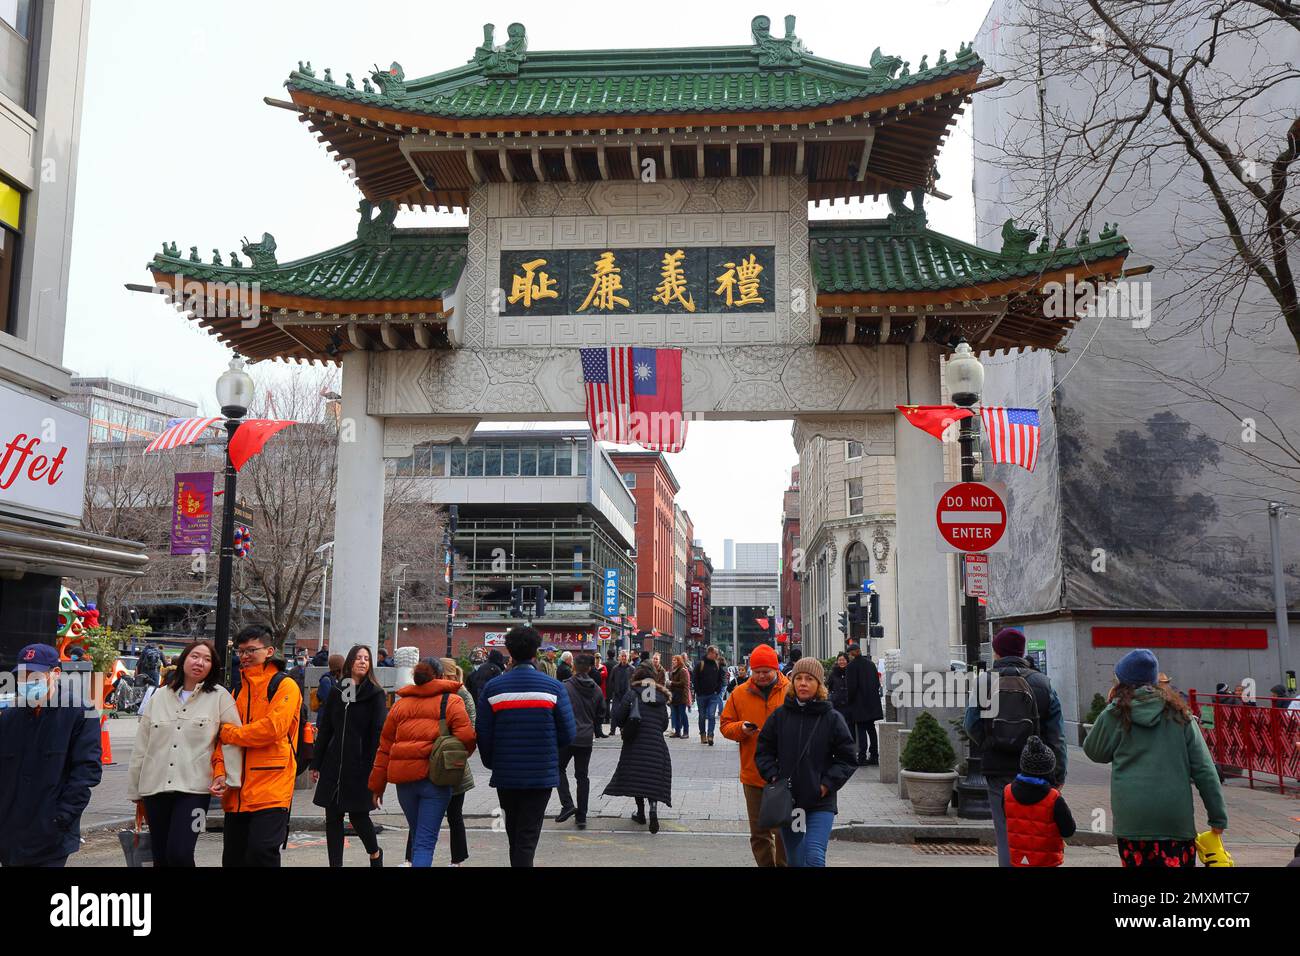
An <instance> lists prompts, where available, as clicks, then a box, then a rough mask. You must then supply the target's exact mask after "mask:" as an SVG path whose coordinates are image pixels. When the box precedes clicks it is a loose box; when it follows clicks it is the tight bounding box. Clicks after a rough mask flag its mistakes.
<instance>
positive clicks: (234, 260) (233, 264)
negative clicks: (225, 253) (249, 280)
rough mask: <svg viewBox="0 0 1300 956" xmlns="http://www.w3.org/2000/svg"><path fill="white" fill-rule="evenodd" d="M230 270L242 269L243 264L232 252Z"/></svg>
mask: <svg viewBox="0 0 1300 956" xmlns="http://www.w3.org/2000/svg"><path fill="white" fill-rule="evenodd" d="M230 268H232V269H242V268H244V264H243V263H242V262H240V261H239V256H237V255H235V254H234V253H233V252H232V253H231V254H230Z"/></svg>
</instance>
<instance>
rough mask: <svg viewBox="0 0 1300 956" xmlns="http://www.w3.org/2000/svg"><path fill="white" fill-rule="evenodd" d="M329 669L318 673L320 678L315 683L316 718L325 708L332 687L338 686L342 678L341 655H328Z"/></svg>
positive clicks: (332, 690) (318, 717)
mask: <svg viewBox="0 0 1300 956" xmlns="http://www.w3.org/2000/svg"><path fill="white" fill-rule="evenodd" d="M328 666H329V670H327V671H326V672H325V673H324V674H321V675H320V680H319V681H318V682H317V683H316V719H317V720H319V719H320V714H321V711H323V710H324V709H325V704H326V703H328V701H329V699H330V694H332V693H333V692H334V688H336V687H338V686H339V682H340V681H341V680H343V655H342V654H331V655H330V656H329V665H328Z"/></svg>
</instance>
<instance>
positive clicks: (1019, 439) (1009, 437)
mask: <svg viewBox="0 0 1300 956" xmlns="http://www.w3.org/2000/svg"><path fill="white" fill-rule="evenodd" d="M980 415H981V416H982V417H983V419H984V431H985V433H987V435H988V436H989V451H990V453H991V454H992V456H993V461H994V463H995V464H1012V465H1019V466H1020V467H1021V468H1025V469H1027V470H1029V471H1033V470H1034V464H1035V463H1036V462H1037V461H1038V410H1037V409H1034V408H1002V407H1000V406H985V407H984V408H982V409H981V410H980Z"/></svg>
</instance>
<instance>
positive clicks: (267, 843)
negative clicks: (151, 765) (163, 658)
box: [221, 624, 302, 867]
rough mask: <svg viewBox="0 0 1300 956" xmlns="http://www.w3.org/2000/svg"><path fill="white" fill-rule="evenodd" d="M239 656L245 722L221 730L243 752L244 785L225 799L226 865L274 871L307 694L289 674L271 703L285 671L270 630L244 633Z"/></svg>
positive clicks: (239, 703) (239, 701) (238, 702)
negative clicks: (279, 676) (271, 691)
mask: <svg viewBox="0 0 1300 956" xmlns="http://www.w3.org/2000/svg"><path fill="white" fill-rule="evenodd" d="M235 653H236V654H238V655H239V667H240V685H239V694H238V695H237V696H236V697H235V706H236V707H237V708H238V709H239V716H240V718H241V719H242V720H243V721H244V723H243V725H242V726H239V727H237V726H235V725H234V724H224V725H222V728H221V742H222V743H223V744H233V745H234V746H236V747H243V748H244V780H243V785H242V786H240V787H236V788H232V789H230V790H227V791H226V793H225V796H223V797H222V798H221V807H222V809H223V810H225V824H224V831H223V846H222V853H221V865H222V866H273V867H274V866H279V865H280V847H281V845H282V844H283V843H284V842H285V840H286V838H287V837H288V835H289V810H290V808H292V806H293V782H294V779H295V778H296V777H297V775H298V767H297V755H296V754H295V752H294V749H295V747H296V746H297V742H298V721H299V718H300V716H301V712H302V691H300V690H299V689H298V685H297V684H296V683H294V681H293V680H292V679H290V678H289V677H288V676H287V675H286V676H285V677H283V678H282V679H280V680H279V681H278V684H279V686H278V687H276V689H275V693H274V695H269V696H270V698H271V699H270V700H268V699H267V698H268V694H267V690H268V688H269V686H270V683H271V681H272V679H273V678H274V677H275V676H276V675H277V674H279V673H281V672H282V671H283V670H284V665H283V663H282V662H281V661H279V660H276V659H275V645H274V644H273V643H272V640H271V631H270V628H267V627H265V626H263V625H261V624H252V625H250V626H248V627H246V628H244V629H243V630H242V631H240V632H239V634H238V635H237V636H236V637H235Z"/></svg>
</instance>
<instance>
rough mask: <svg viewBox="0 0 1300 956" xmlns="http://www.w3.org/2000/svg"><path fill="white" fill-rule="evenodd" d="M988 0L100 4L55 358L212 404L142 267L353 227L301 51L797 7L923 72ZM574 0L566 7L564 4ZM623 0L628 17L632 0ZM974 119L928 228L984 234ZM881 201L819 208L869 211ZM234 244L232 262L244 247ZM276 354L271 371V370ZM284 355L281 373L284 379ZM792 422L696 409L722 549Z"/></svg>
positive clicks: (322, 243)
mask: <svg viewBox="0 0 1300 956" xmlns="http://www.w3.org/2000/svg"><path fill="white" fill-rule="evenodd" d="M988 5H989V4H988V0H913V2H909V3H905V4H890V3H882V2H875V3H869V4H868V3H863V4H856V5H852V6H849V5H845V4H843V3H829V2H817V0H805V2H803V3H799V4H795V3H788V4H787V5H786V7H784V8H779V9H778V8H768V9H766V10H764V9H762V8H761V7H758V6H755V5H754V4H753V3H745V4H734V3H710V4H702V3H698V2H690V3H688V2H674V0H663V2H660V3H656V4H649V5H645V6H641V5H629V6H625V7H619V6H618V5H610V4H608V3H589V2H566V3H565V4H564V5H563V6H562V7H560V6H554V7H549V8H548V7H539V6H537V5H535V4H531V3H530V4H524V3H515V2H502V3H488V4H471V5H466V6H460V5H449V4H432V3H428V2H397V0H372V2H368V3H364V4H362V3H357V2H348V3H343V2H338V0H314V2H311V3H305V2H287V0H277V2H267V0H256V2H250V0H226V2H224V3H221V4H218V5H211V4H190V3H176V2H175V0H113V2H111V3H96V4H93V5H92V13H91V34H90V47H89V55H88V58H87V63H86V89H85V105H84V111H83V116H82V133H81V149H80V158H79V163H78V172H77V176H78V182H77V205H76V219H75V225H74V230H73V260H72V275H71V281H70V288H69V303H68V330H67V344H66V348H65V355H64V364H65V365H67V366H68V367H69V368H71V369H73V370H74V371H75V372H76V373H78V374H82V375H110V376H113V377H114V378H118V379H122V380H125V381H127V382H132V383H136V384H139V385H141V386H143V387H146V388H152V389H157V390H161V391H165V392H170V393H172V394H175V395H178V396H180V397H182V398H185V399H188V400H190V401H194V402H197V403H199V405H200V406H201V409H202V410H204V411H212V410H214V406H215V399H214V398H213V396H212V388H213V384H214V383H215V381H216V378H217V376H218V375H219V374H220V373H221V371H222V369H223V368H224V367H225V365H226V362H227V361H228V358H229V355H228V352H227V350H226V349H225V348H224V346H222V345H220V344H219V343H218V342H217V341H216V340H215V339H213V338H210V337H209V336H207V335H205V334H203V333H202V332H200V331H199V330H198V329H197V327H196V326H194V325H192V324H191V323H188V322H187V321H185V320H184V319H183V318H181V316H180V315H179V314H178V313H176V312H175V311H174V310H173V309H172V308H171V307H169V306H167V305H165V304H164V303H163V302H161V300H160V299H159V298H158V297H156V296H150V295H145V294H140V293H131V292H127V291H126V290H125V288H124V284H125V283H127V282H136V283H147V282H149V281H151V279H150V276H149V273H148V271H147V270H146V269H145V265H146V263H147V262H148V261H149V259H150V257H151V256H152V255H153V254H154V253H155V252H157V251H159V250H160V248H161V244H162V243H163V242H164V241H175V242H176V243H177V244H178V245H179V246H180V247H181V249H182V250H184V251H186V252H188V249H189V247H190V246H192V245H197V246H198V247H199V253H200V255H201V256H202V257H203V259H204V261H208V260H210V258H211V255H212V249H213V247H218V248H220V249H221V251H222V253H223V255H226V256H228V254H229V253H230V252H231V251H237V250H238V249H239V244H240V239H241V237H243V236H249V237H253V238H256V237H260V236H261V234H262V233H263V232H270V233H273V234H274V235H275V239H276V243H277V251H278V254H279V258H280V260H281V261H288V260H291V259H296V258H300V257H301V256H304V255H309V254H311V253H313V252H318V251H320V250H323V249H327V248H329V247H331V246H334V245H337V244H339V243H342V242H345V241H347V240H349V239H351V238H352V237H353V236H354V235H355V228H356V205H357V201H358V199H359V198H360V195H359V193H357V191H356V190H355V189H354V188H353V186H352V185H351V184H350V181H349V180H348V178H347V177H346V176H345V175H344V173H343V171H342V169H341V167H339V166H338V165H337V164H336V163H335V162H333V160H332V159H331V158H330V156H329V155H328V154H327V153H326V152H325V148H324V146H323V145H321V144H319V143H317V142H316V140H315V138H314V136H313V135H312V134H310V133H309V132H308V131H307V129H306V128H305V126H304V125H303V124H301V123H299V122H298V121H297V119H296V118H295V116H294V114H292V113H289V112H287V111H284V110H280V109H276V108H274V107H271V106H267V105H266V104H264V103H263V102H262V98H263V97H265V96H270V97H275V98H279V99H285V98H287V97H286V93H285V90H284V86H283V84H284V80H285V78H286V77H287V76H288V74H289V71H290V70H292V69H293V68H294V67H295V66H296V64H297V61H298V60H300V59H301V60H311V62H312V64H313V66H314V67H315V69H316V71H317V73H318V75H319V74H320V73H321V72H322V71H323V69H324V68H325V67H327V66H328V67H331V68H332V69H333V75H334V77H335V78H336V79H337V80H338V81H339V82H342V80H343V76H344V74H345V73H348V72H351V73H352V75H353V76H354V77H355V78H356V80H357V82H358V83H360V79H361V77H362V76H363V75H365V74H366V73H367V71H368V70H369V69H370V67H371V66H372V65H373V64H381V65H384V66H386V65H387V64H388V63H390V62H391V61H393V60H397V61H399V62H400V63H401V64H402V65H403V67H404V68H405V70H406V75H407V76H408V77H412V78H413V77H419V76H425V75H428V74H430V73H436V72H439V71H442V70H445V69H448V68H450V67H454V66H458V65H460V64H462V63H465V62H466V61H468V60H469V59H470V58H471V57H472V55H473V51H474V48H475V47H476V46H477V45H478V44H479V43H481V42H482V39H483V23H484V22H485V21H488V20H492V21H494V22H495V23H496V24H497V33H496V35H497V37H498V38H499V39H500V38H503V37H504V35H505V27H506V25H507V24H509V23H511V22H513V21H516V20H518V21H520V22H522V23H523V24H524V25H525V26H526V27H527V28H528V41H529V45H530V46H531V47H532V48H533V49H536V50H555V49H610V48H629V47H655V46H662V47H668V46H702V45H719V44H725V45H736V44H748V43H749V42H750V35H749V22H750V20H751V19H752V18H753V16H754V15H755V14H757V13H760V12H766V13H767V14H768V15H769V16H770V17H771V18H772V22H773V32H776V33H781V32H783V27H782V18H783V17H784V16H785V14H786V13H794V14H796V15H797V16H798V23H797V26H796V31H795V32H796V33H797V35H798V36H799V37H800V39H802V40H803V42H804V44H805V45H806V46H807V47H808V48H809V49H810V50H812V51H813V52H814V53H816V54H817V55H819V56H824V57H828V58H830V59H833V60H840V61H843V62H848V63H855V64H865V63H866V62H867V60H868V58H869V57H870V55H871V51H872V49H873V48H875V47H876V46H880V47H881V48H882V49H883V50H884V52H885V53H887V54H894V55H897V56H901V57H902V58H903V59H906V60H909V61H910V62H911V63H912V68H913V70H915V69H916V66H917V63H918V62H919V60H920V58H921V56H922V54H928V55H929V57H930V62H931V63H933V62H934V61H935V60H936V59H937V56H938V52H939V50H940V48H945V49H947V50H948V52H949V56H950V57H951V56H952V55H954V54H955V52H956V49H957V46H958V44H960V43H962V42H965V41H970V40H971V39H972V38H973V37H974V36H975V33H976V30H977V29H978V27H979V25H980V22H981V20H982V19H983V17H984V14H985V12H986V11H987V9H988ZM560 10H563V13H560V12H559V11H560ZM620 11H621V12H620ZM968 130H969V114H967V115H966V116H963V117H962V120H961V123H960V124H959V126H958V127H957V129H956V131H955V132H954V133H953V135H952V136H951V137H950V138H949V141H948V144H947V146H946V148H945V150H944V152H943V154H942V155H941V157H940V163H939V170H940V173H941V174H942V183H941V188H942V189H943V190H944V191H945V192H947V193H949V194H951V195H952V196H953V198H952V200H950V201H948V202H946V203H939V202H933V201H932V202H931V203H930V204H928V205H927V207H926V208H927V211H928V212H929V213H930V223H931V226H932V227H933V228H936V229H938V230H940V231H943V232H947V233H949V234H950V235H954V236H957V237H960V238H965V239H970V238H972V237H973V214H972V199H971V191H970V182H971V158H970V157H971V143H970V136H969V132H968ZM883 214H884V213H883V212H882V211H880V210H879V208H877V207H870V206H869V207H866V208H863V207H861V206H857V205H856V204H853V205H851V206H848V207H846V206H845V205H844V204H838V205H837V206H835V207H834V208H827V207H824V206H823V207H822V208H820V209H816V208H815V209H813V211H812V216H813V217H814V218H821V217H827V216H831V215H851V216H863V215H867V216H878V215H883ZM430 223H437V224H443V225H463V224H464V217H463V216H445V215H437V216H435V215H434V214H432V213H430V214H420V213H409V214H408V213H403V214H401V215H400V216H399V217H398V220H397V224H398V225H399V226H403V225H421V224H430ZM241 257H242V256H241ZM264 367H265V366H264ZM293 368H296V366H284V365H280V367H279V369H278V370H275V372H274V374H293V372H292V369H293ZM790 424H791V423H790V422H789V421H773V422H763V423H732V422H700V423H694V424H692V426H691V431H690V436H689V440H688V442H687V447H686V450H685V451H683V452H682V453H681V454H678V455H672V456H670V462H671V465H672V468H673V471H674V473H675V474H676V475H677V478H678V479H679V481H681V483H682V491H681V495H680V499H679V500H680V502H681V504H682V506H683V507H685V508H686V509H687V510H688V511H689V512H690V513H691V517H692V519H693V520H694V523H695V529H696V536H697V537H699V538H702V539H703V540H704V544H705V547H706V548H707V549H708V551H709V553H710V554H711V556H712V557H713V558H714V563H715V566H717V567H721V564H722V541H723V539H724V538H728V537H730V538H735V539H736V540H739V541H775V540H776V539H777V536H778V520H779V515H780V510H781V490H782V489H783V488H784V487H785V486H786V484H787V482H788V479H789V471H790V468H791V466H793V465H795V464H796V463H797V457H796V455H795V452H794V447H793V444H792V443H791V440H790Z"/></svg>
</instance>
